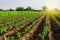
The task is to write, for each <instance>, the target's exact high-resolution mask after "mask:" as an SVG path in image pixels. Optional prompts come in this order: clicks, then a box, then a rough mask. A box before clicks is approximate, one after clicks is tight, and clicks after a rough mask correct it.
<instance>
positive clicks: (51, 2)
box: [0, 0, 60, 9]
mask: <svg viewBox="0 0 60 40" xmlns="http://www.w3.org/2000/svg"><path fill="white" fill-rule="evenodd" d="M44 5H46V6H48V8H54V7H56V8H58V9H60V0H0V8H1V9H9V8H13V9H15V8H16V7H18V6H22V7H24V8H26V7H27V6H31V7H32V8H33V9H41V8H42V6H44Z"/></svg>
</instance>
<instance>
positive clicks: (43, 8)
mask: <svg viewBox="0 0 60 40" xmlns="http://www.w3.org/2000/svg"><path fill="white" fill-rule="evenodd" d="M42 10H43V11H47V10H48V7H47V6H43V7H42ZM42 10H41V9H40V10H35V9H32V8H31V7H30V6H28V7H27V8H24V7H16V9H12V8H10V9H7V10H3V9H0V11H42ZM54 10H55V11H58V9H57V8H54Z"/></svg>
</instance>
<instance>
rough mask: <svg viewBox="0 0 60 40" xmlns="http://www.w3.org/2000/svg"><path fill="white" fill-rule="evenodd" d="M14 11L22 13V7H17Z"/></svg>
mask: <svg viewBox="0 0 60 40" xmlns="http://www.w3.org/2000/svg"><path fill="white" fill-rule="evenodd" d="M16 11H24V8H23V7H17V8H16Z"/></svg>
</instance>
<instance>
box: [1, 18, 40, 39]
mask: <svg viewBox="0 0 60 40" xmlns="http://www.w3.org/2000/svg"><path fill="white" fill-rule="evenodd" d="M38 18H40V17H37V18H36V19H38ZM36 19H33V20H31V21H29V22H27V23H25V24H24V25H22V26H19V27H17V28H13V29H12V30H11V31H8V32H6V33H4V34H2V35H1V36H0V40H2V39H3V38H5V37H7V36H8V35H12V34H14V33H16V32H18V31H19V30H22V29H23V28H25V27H26V26H27V25H29V24H30V23H32V22H33V21H34V20H36Z"/></svg>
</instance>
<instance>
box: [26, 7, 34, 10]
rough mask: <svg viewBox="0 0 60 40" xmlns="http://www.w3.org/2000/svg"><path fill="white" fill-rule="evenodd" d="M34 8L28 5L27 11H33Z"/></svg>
mask: <svg viewBox="0 0 60 40" xmlns="http://www.w3.org/2000/svg"><path fill="white" fill-rule="evenodd" d="M32 10H34V9H32V8H31V7H30V6H28V7H27V8H26V9H25V11H32Z"/></svg>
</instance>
